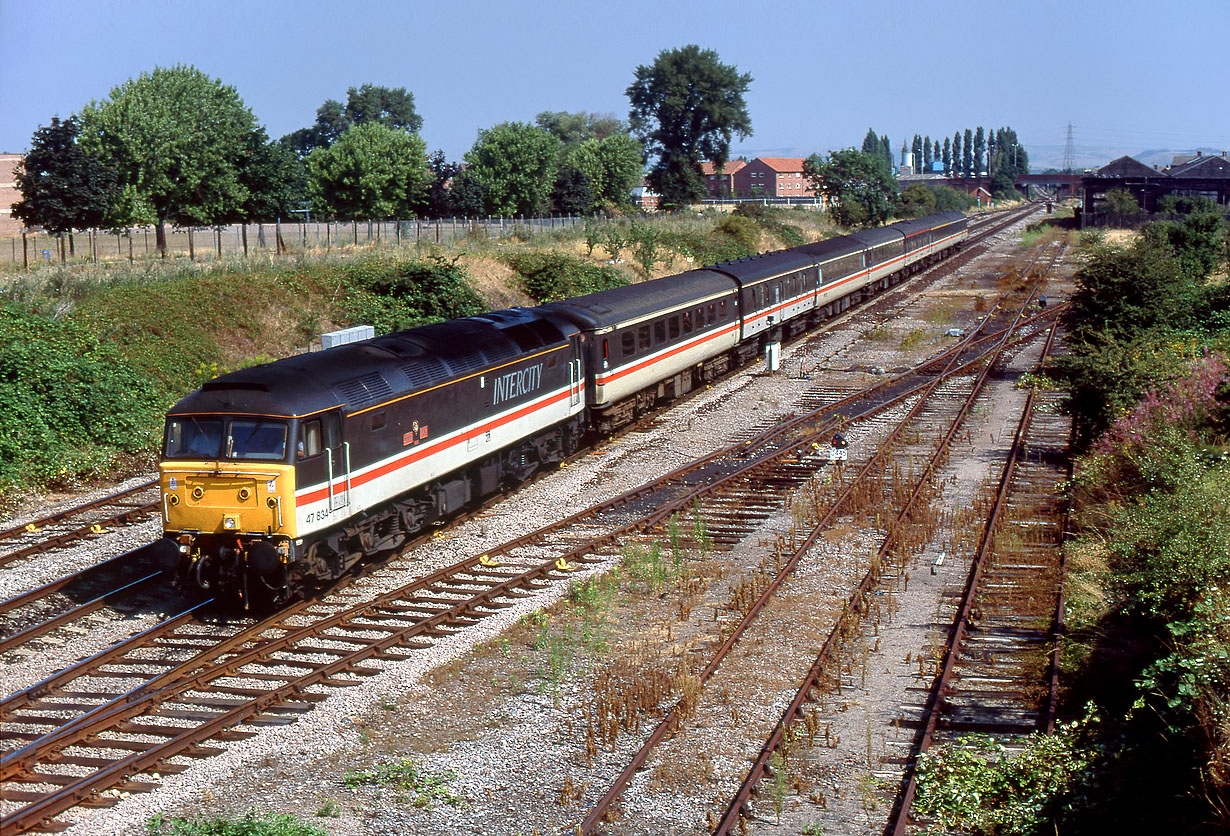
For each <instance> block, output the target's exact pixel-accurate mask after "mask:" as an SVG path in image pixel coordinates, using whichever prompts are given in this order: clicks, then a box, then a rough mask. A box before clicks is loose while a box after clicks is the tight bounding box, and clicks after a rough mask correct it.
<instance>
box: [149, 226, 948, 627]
mask: <svg viewBox="0 0 1230 836" xmlns="http://www.w3.org/2000/svg"><path fill="white" fill-rule="evenodd" d="M967 235H968V229H967V223H966V218H965V216H964V215H962V214H961V213H958V212H948V213H941V214H937V215H931V216H928V217H924V218H919V219H916V220H911V221H902V222H899V223H895V224H891V225H888V226H884V227H879V228H875V229H870V230H865V231H862V232H858V233H855V234H853V235H848V236H844V237H839V238H831V239H828V240H824V241H820V242H816V243H811V244H806V245H803V246H800V247H793V248H790V249H785V250H778V251H773V252H768V253H763V254H760V255H756V256H751V257H747V258H741V259H738V260H733V261H726V262H722V263H719V264H714V265H711V266H707V267H703V268H700V269H694V270H689V271H687V272H684V273H679V274H677V275H671V276H665V277H663V278H659V279H654V280H651V281H646V282H641V283H638V284H630V285H626V286H623V287H616V288H612V289H608V290H603V291H599V292H597V293H591V294H588V295H586V296H580V297H575V298H571V299H566V300H562V301H558V302H551V303H547V304H542V305H539V306H537V307H517V308H511V309H507V310H498V311H492V312H490V313H485V314H481V315H478V316H468V317H464V318H461V319H454V320H451V321H447V322H440V323H435V324H431V325H424V326H421V327H417V328H412V329H409V330H406V331H399V332H396V333H390V334H386V335H383V336H378V337H374V338H371V339H368V340H364V341H361V342H357V343H351V344H348V345H343V346H338V347H335V348H330V349H327V350H323V351H315V352H311V353H307V354H301V355H297V356H293V357H288V358H286V359H283V360H278V361H275V362H271V363H266V364H263V365H258V366H253V367H250V368H246V369H243V370H241V371H236V372H233V373H230V374H226V375H223V376H220V377H218V378H215V379H213V380H210V381H208V382H206V383H205V384H204V385H202V386H201V387H200V388H199V389H197V390H196V391H194V392H192V393H190V394H189V395H187V396H186V397H184V398H183V399H182V400H180V401H179V402H178V403H176V404H175V405H174V406H172V407H171V409H170V410H168V412H167V416H166V425H165V435H164V439H163V448H162V453H161V456H160V461H159V465H158V470H159V485H160V491H161V504H162V509H161V510H162V524H163V537H162V538H160V539H159V540H157V541H155V543H154V544H153V545H152V546H151V548H152V549H153V555H152V558H151V559H152V561H153V562H154V563H156V564H157V565H159V566H160V567H161V568H162V569H164V571H167V572H169V573H172V574H173V575H174V577H175V584H176V586H178V587H179V588H181V589H183V590H185V591H204V592H207V593H209V594H211V595H213V596H215V597H217V598H220V599H222V600H226V601H230V602H242V604H243V606H245V607H248V606H253V605H272V606H277V605H280V604H282V603H285V602H287V601H290V600H292V599H294V598H296V597H302V596H306V595H310V594H313V592H314V591H316V590H319V589H321V588H326V587H328V586H329V585H331V584H332V583H333V582H335V581H336V580H337V579H338V578H340V577H342V576H343V575H344V574H346V573H347V572H349V571H350V570H351V569H352V568H353V567H354V566H355V564H357V563H358V562H360V561H361V560H363V559H364V557H365V556H368V555H371V554H373V553H383V552H389V551H392V550H395V549H397V548H398V547H399V546H401V545H402V544H403V543H405V542H406V541H407V540H408V539H409V538H410V537H412V536H414V535H415V534H417V533H419V532H422V531H424V530H426V529H428V528H429V527H431V526H433V525H435V524H438V523H441V522H442V521H444V520H446V519H448V518H449V517H450V516H453V515H455V514H457V513H458V512H460V511H461V510H463V509H465V508H467V507H473V506H474V505H476V504H477V503H479V502H481V501H482V500H483V499H485V498H487V497H490V496H491V495H493V494H495V493H497V492H499V491H501V490H505V489H507V488H508V487H510V486H514V485H517V484H520V483H522V482H524V481H525V480H526V479H528V478H529V477H530V476H531V475H533V474H534V473H535V472H536V471H539V470H541V469H542V468H545V467H549V466H551V465H556V464H558V463H560V462H562V461H564V460H565V459H566V458H567V457H569V456H571V455H572V454H574V453H575V452H577V451H578V450H579V449H581V448H582V446H583V445H585V444H587V443H589V442H590V440H592V439H594V438H598V437H602V436H604V435H606V434H608V433H610V432H612V431H615V430H617V429H619V428H620V427H623V426H625V425H627V424H629V423H631V422H633V421H635V420H636V419H637V418H638V417H640V416H641V415H643V414H645V413H646V412H648V411H650V410H652V409H655V408H657V407H658V406H659V405H661V404H664V403H666V402H669V401H671V400H672V399H674V398H678V397H680V396H682V395H685V394H687V393H688V392H690V391H692V390H694V389H696V388H697V387H699V386H703V385H705V384H707V383H709V382H710V381H713V380H715V379H716V378H718V377H720V376H722V375H723V374H725V373H726V372H727V371H729V370H731V369H733V368H735V367H738V366H741V365H743V364H746V363H748V362H749V361H751V360H753V359H754V358H757V357H758V356H760V355H761V353H762V352H764V351H765V350H766V348H767V347H768V346H770V345H771V344H773V343H780V341H781V340H783V339H790V338H791V337H794V336H796V335H798V334H800V333H802V332H803V331H805V330H807V329H809V328H812V327H814V326H816V325H818V324H820V323H821V322H823V321H824V320H825V319H827V318H829V317H832V316H834V315H836V314H838V313H840V312H841V311H844V310H845V309H846V308H848V307H849V306H850V305H851V304H854V303H856V302H858V301H860V300H861V299H863V298H866V297H868V296H870V295H872V294H874V293H876V292H878V291H880V290H882V289H885V288H888V287H890V286H891V285H893V284H896V283H897V282H899V281H901V280H902V279H904V278H906V277H907V276H908V275H910V274H912V273H913V272H916V271H917V270H920V269H922V268H924V267H926V266H928V265H930V264H932V263H934V262H936V261H938V260H939V259H942V258H944V257H945V256H947V255H949V254H951V253H953V252H955V251H956V250H958V249H960V248H961V246H962V245H963V244H964V242H965V241H966V238H967Z"/></svg>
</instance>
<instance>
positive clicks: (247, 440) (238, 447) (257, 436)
mask: <svg viewBox="0 0 1230 836" xmlns="http://www.w3.org/2000/svg"><path fill="white" fill-rule="evenodd" d="M228 429H229V435H228V437H227V440H226V448H227V458H230V459H257V460H260V461H281V460H282V459H284V458H286V424H285V423H284V422H282V421H262V420H259V419H247V418H244V419H238V418H237V419H235V420H233V421H231V423H230V427H229V428H228Z"/></svg>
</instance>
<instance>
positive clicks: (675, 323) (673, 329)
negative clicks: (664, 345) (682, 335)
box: [666, 316, 679, 340]
mask: <svg viewBox="0 0 1230 836" xmlns="http://www.w3.org/2000/svg"><path fill="white" fill-rule="evenodd" d="M666 325H667V328H668V329H669V330H670V338H671V339H672V340H677V339H679V317H677V316H672V317H671V318H670V319H668V320H666Z"/></svg>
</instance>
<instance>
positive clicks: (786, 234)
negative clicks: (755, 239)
mask: <svg viewBox="0 0 1230 836" xmlns="http://www.w3.org/2000/svg"><path fill="white" fill-rule="evenodd" d="M734 214H735V215H736V216H739V217H744V218H748V219H750V220H752V221H754V222H755V223H756V225H757V226H759V227H760V228H761V229H763V230H764V231H765V232H768V233H769V234H771V235H773V236H775V237H776V238H777V239H778V240H780V241H781V242H782V243H783V244H784V245H785V246H787V247H799V246H802V245H803V244H806V243H807V236H806V235H804V234H803V233H802V232H801V231H800V230H799V228H798V227H797V226H794V225H793V224H789V223H786V222H785V221H783V220H782V217H783V216H784V215H785V210H782V209H778V208H776V207H771V206H766V205H764V204H763V203H740V204H739V205H738V206H736V207H735V211H734Z"/></svg>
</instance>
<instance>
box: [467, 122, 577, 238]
mask: <svg viewBox="0 0 1230 836" xmlns="http://www.w3.org/2000/svg"><path fill="white" fill-rule="evenodd" d="M559 150H560V142H559V140H558V139H557V138H555V137H554V136H552V135H551V134H549V133H547V132H546V131H544V130H543V129H542V128H537V127H534V126H533V125H529V124H526V123H525V122H503V123H501V124H499V125H496V126H494V127H492V128H488V129H487V130H484V131H480V132H479V134H478V140H477V141H475V143H474V147H472V148H471V149H470V150H469V151H467V152H466V155H465V160H466V162H467V163H469V169H468V170H467V172H466V173H467V175H468V177H469V178H473V179H474V180H475V181H477V182H478V183H480V184H481V185H482V187H483V192H484V195H485V200H486V207H485V208H486V211H487V212H488V213H491V214H495V215H516V214H525V215H532V214H534V213H535V212H538V211H540V210H542V209H544V208H546V206H547V201H548V199H549V198H550V195H551V188H552V186H553V185H554V184H555V175H556V172H557V170H558V168H559Z"/></svg>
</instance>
